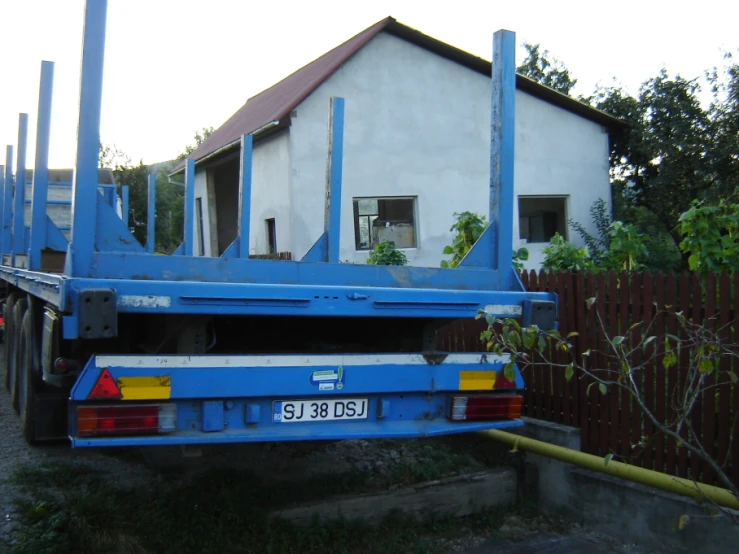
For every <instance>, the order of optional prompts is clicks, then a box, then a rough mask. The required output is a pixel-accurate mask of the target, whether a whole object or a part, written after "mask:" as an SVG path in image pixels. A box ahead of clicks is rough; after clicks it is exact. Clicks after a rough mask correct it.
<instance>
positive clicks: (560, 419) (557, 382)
mask: <svg viewBox="0 0 739 554" xmlns="http://www.w3.org/2000/svg"><path fill="white" fill-rule="evenodd" d="M551 276H552V278H551V288H552V292H554V293H555V294H557V298H560V299H561V300H562V301H564V306H563V308H565V309H566V306H567V298H566V296H565V294H564V291H563V290H562V273H560V272H556V273H552V274H551ZM563 315H564V317H562V318H561V320H560V322H561V323H562V325H561V332H563V333H567V314H566V313H565V314H563ZM550 359H551V358H550ZM554 360H556V361H557V362H559V363H560V364H561V363H562V360H563V352H562V351H561V350H557V351H555V352H554ZM564 380H565V379H564V372H563V371H560V370H559V369H558V368H552V389H553V390H554V398H553V402H552V409H553V410H554V421H555V422H557V423H564V422H565V417H564V411H565V408H564V400H565V398H566V395H565V394H564V393H565V391H566V390H567V389H566V387H565V384H564V383H563V381H564Z"/></svg>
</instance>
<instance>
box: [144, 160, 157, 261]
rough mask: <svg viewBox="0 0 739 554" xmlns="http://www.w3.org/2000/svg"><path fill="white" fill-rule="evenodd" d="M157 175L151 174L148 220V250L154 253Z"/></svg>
mask: <svg viewBox="0 0 739 554" xmlns="http://www.w3.org/2000/svg"><path fill="white" fill-rule="evenodd" d="M156 202H157V176H156V175H154V174H153V173H151V174H150V175H149V217H148V219H147V220H146V251H147V252H148V253H149V254H153V253H154V246H155V243H154V235H155V231H156V217H157V214H156Z"/></svg>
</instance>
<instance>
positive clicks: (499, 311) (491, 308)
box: [485, 304, 523, 316]
mask: <svg viewBox="0 0 739 554" xmlns="http://www.w3.org/2000/svg"><path fill="white" fill-rule="evenodd" d="M485 313H486V314H493V315H498V316H512V315H521V314H522V313H523V309H522V308H521V306H520V305H516V304H488V305H487V306H485Z"/></svg>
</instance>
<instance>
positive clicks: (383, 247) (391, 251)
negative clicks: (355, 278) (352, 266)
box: [367, 242, 408, 265]
mask: <svg viewBox="0 0 739 554" xmlns="http://www.w3.org/2000/svg"><path fill="white" fill-rule="evenodd" d="M367 263H368V264H370V265H407V264H408V258H406V256H405V254H404V253H403V252H401V251H400V250H398V249H397V248H395V245H394V244H392V243H391V242H381V243H379V244H377V245H375V248H374V250H372V252H370V255H369V259H368V260H367Z"/></svg>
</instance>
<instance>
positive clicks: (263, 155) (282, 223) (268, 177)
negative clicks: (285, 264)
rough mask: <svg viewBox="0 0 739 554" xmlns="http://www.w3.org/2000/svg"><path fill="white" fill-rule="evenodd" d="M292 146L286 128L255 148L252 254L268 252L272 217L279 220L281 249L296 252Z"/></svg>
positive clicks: (278, 230)
mask: <svg viewBox="0 0 739 554" xmlns="http://www.w3.org/2000/svg"><path fill="white" fill-rule="evenodd" d="M289 148H290V141H289V135H288V133H287V132H285V131H283V132H282V133H280V134H279V135H275V136H274V137H270V138H268V139H265V140H264V141H263V142H260V143H258V144H257V145H256V146H255V147H254V155H253V158H252V199H251V226H250V227H251V231H250V241H249V243H250V247H249V251H250V252H251V253H252V254H266V253H267V251H268V240H267V224H266V220H267V219H272V218H274V220H275V227H276V232H275V234H276V236H277V250H278V251H280V252H293V240H292V217H291V208H292V200H291V196H290V149H289ZM321 229H323V222H321Z"/></svg>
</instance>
